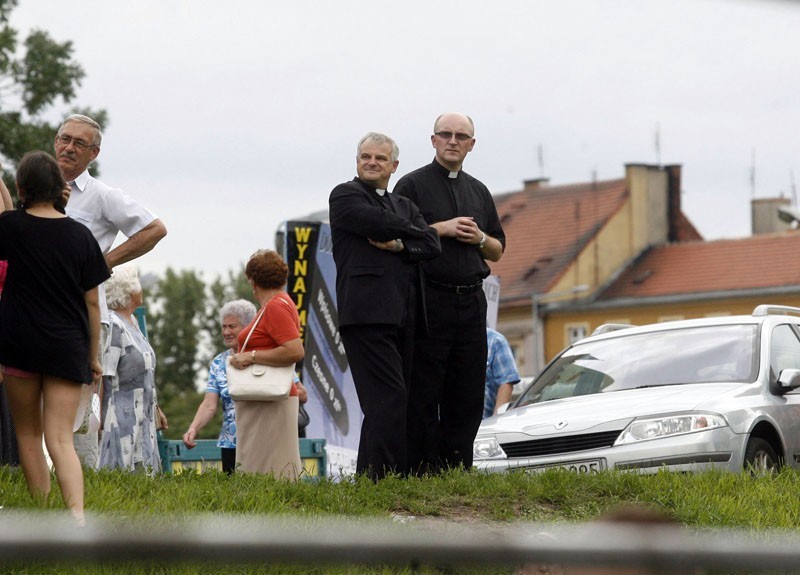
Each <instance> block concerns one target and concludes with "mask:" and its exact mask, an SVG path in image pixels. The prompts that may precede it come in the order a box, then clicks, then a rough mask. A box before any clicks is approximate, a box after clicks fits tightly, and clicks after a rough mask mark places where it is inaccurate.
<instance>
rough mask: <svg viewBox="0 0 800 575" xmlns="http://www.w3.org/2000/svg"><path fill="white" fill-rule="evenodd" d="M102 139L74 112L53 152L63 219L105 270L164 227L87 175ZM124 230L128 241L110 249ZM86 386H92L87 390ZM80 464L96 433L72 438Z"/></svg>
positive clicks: (93, 454) (150, 242)
mask: <svg viewBox="0 0 800 575" xmlns="http://www.w3.org/2000/svg"><path fill="white" fill-rule="evenodd" d="M102 139H103V135H102V133H101V130H100V125H99V124H98V123H97V122H95V121H94V120H93V119H91V118H90V117H88V116H84V115H81V114H73V115H71V116H69V117H67V119H66V120H64V123H63V124H61V127H60V128H59V129H58V134H56V137H55V142H54V146H55V152H56V160H57V161H58V165H59V166H60V167H61V173H62V174H63V175H64V179H65V180H66V181H67V182H68V183H69V185H70V187H71V191H70V196H69V200H68V202H67V208H66V211H67V215H68V216H70V217H71V218H73V219H75V220H77V221H79V222H80V223H82V224H83V225H85V226H86V227H87V228H89V229H90V230H91V232H92V235H94V237H95V239H96V240H97V243H99V244H100V249H101V250H102V251H103V254H104V255H105V258H106V263H107V264H108V269H109V270H110V271H113V269H114V267H115V266H118V265H121V264H124V263H127V262H129V261H131V260H133V259H135V258H137V257H139V256H141V255H144V254H146V253H147V252H149V251H150V250H152V249H153V248H154V247H155V245H156V244H157V243H158V242H159V241H160V240H161V239H162V238H163V237H164V236H166V235H167V228H166V226H165V225H164V224H163V222H162V221H161V220H160V219H158V218H157V217H156V216H155V215H154V214H153V213H151V212H150V211H149V210H148V209H147V208H145V207H144V206H142V205H141V204H139V203H138V202H136V200H134V199H133V198H131V197H130V196H129V195H128V194H126V193H125V192H123V191H122V190H120V189H118V188H112V187H111V186H108V185H106V184H104V183H103V182H101V181H100V180H96V179H95V178H93V177H92V176H91V175H90V174H89V170H88V168H89V164H90V163H91V162H92V161H94V160H95V159H96V158H97V156H98V155H99V154H100V144H101V143H102ZM119 232H122V233H123V234H124V235H125V236H126V237H127V240H125V241H124V242H122V243H121V244H119V245H118V246H117V247H115V248H114V249H111V246H112V245H113V243H114V240H115V239H116V237H117V234H118V233H119ZM99 295H100V313H101V321H102V323H103V326H104V329H103V330H102V334H101V341H100V346H101V353H102V352H103V351H104V350H105V349H106V347H107V334H108V321H109V320H108V308H107V307H106V299H105V294H104V292H103V291H102V286H101V293H100V294H99ZM85 387H86V388H87V391H89V390H88V388H90V387H91V386H85ZM74 440H75V449H76V451H77V452H78V456H79V457H80V459H81V462H82V463H83V464H84V465H86V466H87V467H95V466H96V462H97V452H98V437H97V434H96V433H87V434H79V433H76V434H75V436H74Z"/></svg>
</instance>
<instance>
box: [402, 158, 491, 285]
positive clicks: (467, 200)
mask: <svg viewBox="0 0 800 575" xmlns="http://www.w3.org/2000/svg"><path fill="white" fill-rule="evenodd" d="M453 173H454V174H455V177H454V178H451V177H450V174H451V172H450V171H449V170H448V169H447V168H445V167H444V166H442V165H441V164H439V162H437V161H436V160H433V162H432V163H430V164H428V165H427V166H423V167H421V168H419V169H417V170H414V171H413V172H411V173H409V174H406V175H405V176H403V177H402V178H400V180H399V181H398V182H397V185H396V186H395V188H394V193H395V194H397V195H399V196H405V197H407V198H409V199H410V200H411V201H412V202H414V203H415V204H416V205H417V207H419V209H420V211H421V212H422V216H423V217H424V218H425V221H426V222H428V223H429V224H434V223H436V222H441V221H445V220H449V219H452V218H454V217H456V216H472V217H473V218H475V222H476V223H477V224H478V227H479V228H480V229H481V231H482V232H484V233H485V234H486V235H487V236H491V237H493V238H495V239H497V240H500V243H502V244H503V249H505V245H506V236H505V234H504V233H503V228H502V226H501V225H500V218H499V217H498V216H497V209H496V207H495V205H494V200H493V199H492V196H491V194H490V193H489V190H488V189H487V188H486V186H485V185H483V184H482V183H481V182H480V181H478V180H477V179H475V178H473V177H472V176H470V175H469V174H467V173H466V172H464V171H459V172H453ZM440 240H441V243H442V255H440V256H439V257H438V258H435V259H433V260H428V261H425V262H422V266H423V268H424V269H425V275H426V276H427V278H428V279H432V280H434V281H437V282H442V283H447V284H452V285H472V284H475V283H477V282H478V281H479V280H482V279H483V278H485V277H486V276H488V275H489V273H490V270H489V266H488V265H487V264H486V261H485V260H484V259H483V256H482V255H481V252H480V250H479V249H478V246H477V245H471V244H466V243H464V242H460V241H458V240H457V239H455V238H440Z"/></svg>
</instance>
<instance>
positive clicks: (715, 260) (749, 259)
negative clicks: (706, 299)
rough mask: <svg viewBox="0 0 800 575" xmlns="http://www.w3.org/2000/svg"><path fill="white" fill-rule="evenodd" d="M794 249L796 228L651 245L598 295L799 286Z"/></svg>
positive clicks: (798, 247) (799, 238)
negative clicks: (735, 236) (761, 233)
mask: <svg viewBox="0 0 800 575" xmlns="http://www.w3.org/2000/svg"><path fill="white" fill-rule="evenodd" d="M798 253H800V233H797V232H782V233H776V234H763V235H757V236H752V237H747V238H739V239H729V240H716V241H711V242H690V243H677V244H669V245H665V246H660V247H654V248H652V249H650V250H649V251H647V252H645V253H644V254H643V255H642V256H641V257H640V258H639V259H638V261H636V262H634V264H633V265H631V266H630V267H629V268H628V269H627V270H625V271H624V272H623V273H622V274H620V276H619V277H618V278H617V279H616V280H615V281H614V282H613V283H612V284H611V285H610V286H609V287H608V288H607V289H606V290H604V291H603V293H602V294H601V296H600V298H599V300H600V301H605V300H610V299H617V298H642V297H657V296H669V295H679V294H693V293H704V292H716V291H731V290H748V289H759V288H768V287H783V286H792V285H797V286H800V266H797V265H794V264H793V263H792V262H794V261H795V260H796V259H797V254H798Z"/></svg>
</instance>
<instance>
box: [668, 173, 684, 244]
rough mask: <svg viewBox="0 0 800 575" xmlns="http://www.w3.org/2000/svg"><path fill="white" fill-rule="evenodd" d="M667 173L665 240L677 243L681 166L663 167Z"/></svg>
mask: <svg viewBox="0 0 800 575" xmlns="http://www.w3.org/2000/svg"><path fill="white" fill-rule="evenodd" d="M664 169H665V170H666V172H667V221H668V222H669V232H668V234H667V238H668V240H669V241H670V242H675V241H678V239H679V237H678V236H679V233H678V230H679V227H680V218H681V166H680V164H673V165H670V166H664Z"/></svg>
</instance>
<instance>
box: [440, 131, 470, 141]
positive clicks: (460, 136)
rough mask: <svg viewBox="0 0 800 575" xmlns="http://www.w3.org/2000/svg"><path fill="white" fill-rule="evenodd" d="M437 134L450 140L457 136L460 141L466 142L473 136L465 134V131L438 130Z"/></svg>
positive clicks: (443, 138)
mask: <svg viewBox="0 0 800 575" xmlns="http://www.w3.org/2000/svg"><path fill="white" fill-rule="evenodd" d="M436 135H437V136H439V137H440V138H441V139H442V140H446V141H448V142H449V141H450V140H452V139H453V136H455V138H456V140H458V141H459V142H466V141H467V140H471V139H472V136H470V135H469V134H465V133H464V132H436Z"/></svg>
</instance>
